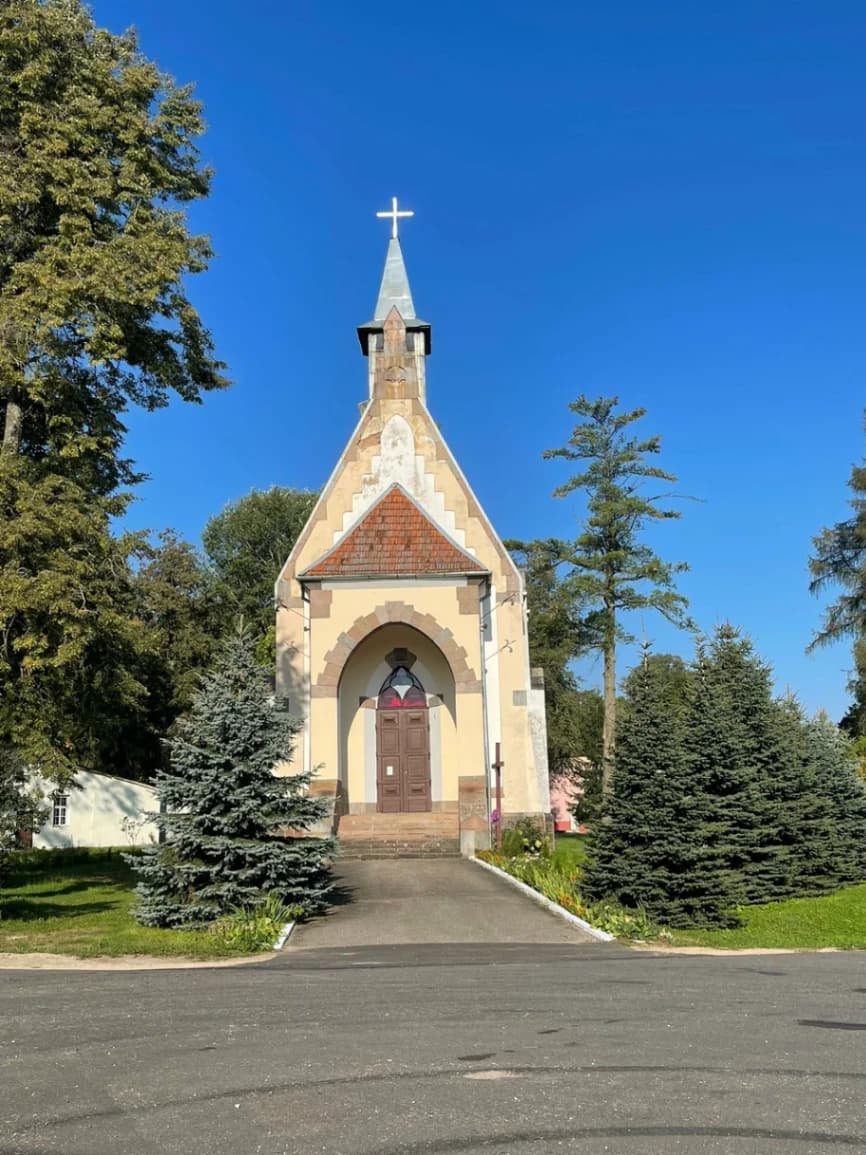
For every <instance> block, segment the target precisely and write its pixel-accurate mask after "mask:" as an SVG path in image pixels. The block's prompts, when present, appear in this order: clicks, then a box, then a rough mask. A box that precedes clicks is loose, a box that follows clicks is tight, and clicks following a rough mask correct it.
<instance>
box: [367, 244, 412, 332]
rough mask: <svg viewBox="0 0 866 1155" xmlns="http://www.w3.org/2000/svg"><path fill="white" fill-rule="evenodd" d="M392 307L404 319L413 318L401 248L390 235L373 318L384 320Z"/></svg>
mask: <svg viewBox="0 0 866 1155" xmlns="http://www.w3.org/2000/svg"><path fill="white" fill-rule="evenodd" d="M393 308H396V309H398V310H399V312H400V316H401V317H402V318H403V320H404V321H414V320H415V306H414V304H413V303H412V290H411V289H410V288H409V277H408V276H407V274H406V265H405V263H404V261H403V250H402V249H401V248H400V241H399V240H398V239H397V237H392V238H391V240H390V241H389V242H388V255H387V256H386V257H385V268H384V270H383V272H382V284H381V285H380V286H379V299H378V300H377V301H376V312H375V313H374V314H373V320H374V321H384V320H385V318H386V317H387V316H388V314H389V313H390V312H391V310H392V309H393Z"/></svg>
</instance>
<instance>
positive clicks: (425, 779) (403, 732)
mask: <svg viewBox="0 0 866 1155" xmlns="http://www.w3.org/2000/svg"><path fill="white" fill-rule="evenodd" d="M429 734H430V732H429V727H428V724H427V710H426V709H425V708H420V709H413V708H412V707H404V708H403V709H401V710H377V712H376V784H377V803H376V809H377V810H378V811H380V812H381V813H383V814H398V813H403V812H410V813H416V812H419V811H423V810H430V809H431V799H430V736H429Z"/></svg>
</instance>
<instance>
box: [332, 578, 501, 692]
mask: <svg viewBox="0 0 866 1155" xmlns="http://www.w3.org/2000/svg"><path fill="white" fill-rule="evenodd" d="M391 622H399V623H400V624H401V625H406V626H411V627H412V628H413V629H416V630H417V631H418V632H419V634H424V636H425V637H427V638H429V640H430V641H431V642H433V644H434V645H435V646H438V648H439V649H440V650H441V651H442V654H443V656H444V658H445V660H446V661H447V663H448V665H449V666H450V667H451V675H452V677H453V678H454V689H455V691H456V692H457V694H480V693H481V680H480V678H479V676H478V674H477V673H476V672H475V670H474V669H473V667H472V666H470V664H469V655H468V654H467V652H466V649H465V647H464V646H458V645H457V641H456V640H455V638H454V635H453V634H452V633H451V631H450V630H449V629H447V628H443V627H442V626H440V625H439V623H438V622H437V621H436V619H435V618H434V617H433V615H432V614H422V613H419V612H418V610H416V609H415V608H414V607H412V606H408V605H406V603H405V602H398V601H387V602H385V604H384V605H380V606H376V608H375V609H374V610H372V611H371V612H370V613H369V614H365V615H364V617H361V618H358V619H357V620H356V621H355V622H354V623H353V624H352V625H351V626H350V627H349V629H348V630H346V631H345V633H343V634H341V635H340V638H339V640H338V642H337V644H336V646H334V648H333V649H332V650H329V651H328V653H327V654H325V660H324V665H323V666H322V669H321V671H320V673H319V676H318V677H317V678H316V681H315V682H314V683H313V685H312V686H311V687H310V693H311V695H312V697H314V698H336V697H337V689H338V687H339V685H340V678H341V677H342V676H343V668H344V666H345V665H346V662H347V661H348V660H349V655H350V654H351V653H352V651H353V650H354V649H355V647H356V646H357V645H358V644H359V643H360V642H363V641H364V639H365V638H367V637H369V636H370V634H372V633H375V631H376V630H378V629H379V628H380V627H381V626H387V625H388V624H389V623H391Z"/></svg>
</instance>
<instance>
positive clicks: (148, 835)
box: [32, 770, 159, 850]
mask: <svg viewBox="0 0 866 1155" xmlns="http://www.w3.org/2000/svg"><path fill="white" fill-rule="evenodd" d="M39 786H40V789H41V790H42V793H43V795H44V796H45V804H46V810H47V815H46V820H45V822H44V823H43V824H42V826H41V827H40V828H39V829H38V830H36V831H34V833H33V837H32V845H33V847H34V848H35V849H37V850H55V849H60V848H62V847H73V846H147V845H148V844H149V843H152V842H157V841H159V830H158V828H157V826H156V825H155V823H154V822H153V821H152V819H151V818H150V815H151V814H153V813H154V812H155V811H157V810H159V801H158V799H157V796H156V790H155V789H154V788H153V786H148V785H147V783H146V782H133V781H132V780H131V779H129V778H118V777H116V776H115V775H113V774H98V773H96V772H95V771H91V770H81V771H79V773H78V774H76V775H75V778H74V780H73V781H72V782H71V783H70V784H69V785H68V786H65V787H64V788H63V789H62V790H58V789H57V788H56V787H55V786H54V785H53V784H52V783H50V782H40V783H39Z"/></svg>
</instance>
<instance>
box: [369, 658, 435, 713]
mask: <svg viewBox="0 0 866 1155" xmlns="http://www.w3.org/2000/svg"><path fill="white" fill-rule="evenodd" d="M426 705H427V695H426V694H425V693H424V687H423V686H422V685H421V683H420V682H419V681H418V679H417V678H416V677H415V675H414V674H413V673H411V672H410V671H409V670H407V669H406V667H405V666H398V667H397V668H396V670H394V671H393V672H392V673H390V674H389V675H388V677H387V678H386V679H385V681H384V682H383V683H382V689H381V690H380V691H379V709H380V710H404V709H405V708H406V707H407V706H411V707H413V708H414V709H416V710H417V709H418V707H419V706H426Z"/></svg>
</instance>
